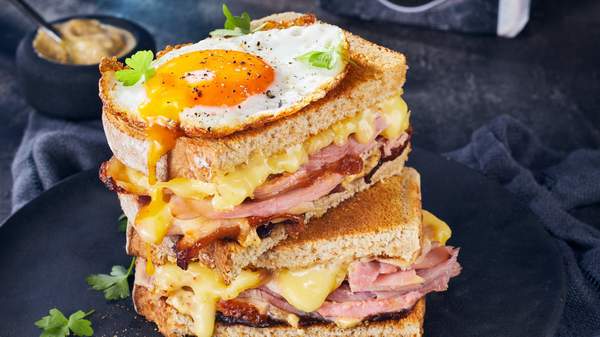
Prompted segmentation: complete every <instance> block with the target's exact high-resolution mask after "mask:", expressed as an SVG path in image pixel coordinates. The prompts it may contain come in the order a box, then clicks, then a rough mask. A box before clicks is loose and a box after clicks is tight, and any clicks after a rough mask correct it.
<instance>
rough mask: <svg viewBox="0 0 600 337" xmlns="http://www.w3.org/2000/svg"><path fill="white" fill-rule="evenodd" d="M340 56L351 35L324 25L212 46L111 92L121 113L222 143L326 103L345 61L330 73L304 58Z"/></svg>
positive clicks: (204, 44) (182, 51) (188, 51)
mask: <svg viewBox="0 0 600 337" xmlns="http://www.w3.org/2000/svg"><path fill="white" fill-rule="evenodd" d="M336 48H339V49H337V50H338V51H339V53H340V54H341V55H346V54H347V48H348V43H347V41H346V38H345V36H344V32H343V31H342V30H341V29H340V28H339V27H336V26H332V25H328V24H323V23H316V24H312V25H308V26H294V27H290V28H286V29H271V30H266V31H258V32H254V33H252V34H248V35H242V36H237V37H229V38H221V37H219V38H207V39H205V40H202V41H200V42H198V43H195V44H191V45H187V46H184V47H180V48H178V49H174V50H171V51H170V52H167V53H165V54H164V55H162V56H161V57H159V58H158V59H157V60H155V61H153V67H154V68H155V70H156V73H155V75H154V76H153V77H151V78H150V79H148V80H145V79H143V80H141V81H139V82H138V83H136V84H135V85H133V86H124V85H123V84H121V83H120V82H117V81H115V82H114V85H113V86H112V91H111V92H112V96H113V98H114V102H115V103H116V105H117V106H118V107H119V108H120V109H122V110H125V111H126V112H127V113H129V114H133V115H136V116H138V117H141V118H142V119H144V120H145V121H147V122H149V124H153V123H158V124H161V123H169V122H173V121H174V122H178V123H180V126H181V127H182V128H183V129H184V130H186V131H188V130H194V131H195V132H197V133H200V134H204V135H212V136H223V135H227V134H230V133H233V132H235V131H238V130H243V129H247V128H249V127H252V126H254V125H261V124H263V123H265V122H268V121H273V120H276V119H279V118H281V117H284V116H288V115H290V114H293V113H294V112H296V111H298V110H300V109H301V108H303V107H304V106H306V105H308V104H310V103H311V102H313V101H315V100H318V99H320V98H322V97H323V96H325V94H326V93H327V92H328V91H329V90H331V89H332V88H333V87H335V86H336V85H337V84H338V83H339V82H340V81H341V79H342V78H343V77H344V75H345V72H346V65H347V61H346V58H345V57H344V56H340V57H338V62H336V63H335V64H334V65H333V67H332V69H327V68H322V67H316V66H314V65H311V64H310V63H307V62H305V61H301V60H298V57H299V56H301V55H304V54H306V53H309V52H315V51H327V50H332V49H336Z"/></svg>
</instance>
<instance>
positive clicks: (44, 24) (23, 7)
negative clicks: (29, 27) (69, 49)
mask: <svg viewBox="0 0 600 337" xmlns="http://www.w3.org/2000/svg"><path fill="white" fill-rule="evenodd" d="M9 1H10V2H12V4H13V5H14V6H15V7H17V8H18V9H19V10H20V11H21V12H22V13H23V14H25V15H27V16H29V17H30V18H31V19H33V20H34V21H35V22H36V23H37V24H38V25H40V27H41V28H42V29H44V30H45V31H46V33H47V34H48V36H50V37H51V38H52V39H53V40H54V41H56V42H58V43H62V42H63V39H62V35H61V33H60V32H59V31H58V30H57V29H56V28H54V27H52V25H51V24H49V23H48V21H46V20H45V19H44V18H43V17H42V16H41V15H40V13H38V12H37V11H36V10H35V9H33V8H32V7H31V6H29V5H28V4H27V3H26V2H25V1H23V0H9Z"/></svg>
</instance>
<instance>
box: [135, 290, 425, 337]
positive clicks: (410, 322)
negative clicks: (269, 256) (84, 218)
mask: <svg viewBox="0 0 600 337" xmlns="http://www.w3.org/2000/svg"><path fill="white" fill-rule="evenodd" d="M133 302H134V305H135V308H136V310H137V312H138V313H139V314H140V315H142V316H144V317H146V319H148V320H150V321H152V322H154V323H156V325H157V327H158V330H159V331H160V332H161V333H162V334H163V335H165V336H166V337H183V336H193V335H192V334H191V332H190V331H191V329H190V327H191V324H192V320H191V318H190V317H189V316H186V315H182V314H180V313H179V312H177V311H176V310H175V309H174V308H173V307H171V306H170V305H168V304H167V303H166V302H165V299H164V298H160V297H159V296H157V295H155V294H153V293H152V292H150V291H149V290H147V289H146V288H144V287H142V286H139V285H134V287H133ZM424 318H425V298H421V299H420V300H419V301H418V302H417V303H416V304H415V305H414V306H413V308H412V310H411V311H410V313H409V314H408V316H406V317H404V318H402V319H400V320H384V321H377V322H366V323H362V324H360V325H358V326H356V327H353V328H347V329H342V328H339V327H337V326H336V325H335V324H316V325H312V326H308V327H304V328H293V327H291V326H285V325H282V326H276V327H268V328H254V327H248V326H244V325H224V324H221V323H217V325H216V327H215V333H214V336H215V337H265V336H267V337H294V336H298V337H338V336H339V337H345V336H351V337H390V336H394V337H420V336H422V335H423V320H424Z"/></svg>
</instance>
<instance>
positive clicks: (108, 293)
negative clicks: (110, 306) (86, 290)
mask: <svg viewBox="0 0 600 337" xmlns="http://www.w3.org/2000/svg"><path fill="white" fill-rule="evenodd" d="M134 264H135V257H134V258H133V259H132V260H131V264H130V265H129V269H125V267H123V266H113V267H112V270H111V271H110V275H107V274H94V275H90V276H88V277H86V278H85V281H86V282H87V284H89V285H90V286H91V287H92V288H93V289H95V290H98V291H102V292H104V298H106V299H107V300H119V299H122V298H127V297H129V282H128V278H129V276H130V275H131V272H132V270H133V265H134Z"/></svg>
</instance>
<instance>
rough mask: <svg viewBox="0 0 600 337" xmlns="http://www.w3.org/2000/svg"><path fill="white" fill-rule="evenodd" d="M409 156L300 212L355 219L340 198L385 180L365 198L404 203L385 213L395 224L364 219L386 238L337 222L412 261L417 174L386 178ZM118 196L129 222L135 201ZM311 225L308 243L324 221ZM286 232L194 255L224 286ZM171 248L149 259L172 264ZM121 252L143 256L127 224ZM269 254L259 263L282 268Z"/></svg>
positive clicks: (156, 250)
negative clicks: (254, 243) (382, 242)
mask: <svg viewBox="0 0 600 337" xmlns="http://www.w3.org/2000/svg"><path fill="white" fill-rule="evenodd" d="M409 152H410V146H408V147H407V148H406V149H405V150H404V152H403V153H402V154H401V155H400V156H398V157H397V158H396V159H394V160H391V161H388V162H384V163H383V164H382V165H380V166H378V167H375V168H374V169H373V171H372V172H371V173H372V175H371V177H370V179H369V180H368V181H367V180H366V179H365V178H364V177H362V178H358V179H356V180H354V181H352V182H350V183H349V184H348V185H347V186H346V188H345V190H343V191H341V192H337V193H332V194H329V195H327V196H325V197H323V198H321V199H319V200H317V201H316V202H315V207H314V209H313V210H312V211H310V212H308V213H306V214H305V219H306V221H308V219H310V218H312V217H320V216H322V215H323V214H329V213H332V212H335V213H336V214H344V213H345V212H348V207H350V209H351V210H352V212H357V213H356V216H359V215H360V214H361V213H362V212H363V210H362V209H358V206H355V204H354V203H351V204H350V205H349V206H346V204H344V203H342V202H343V201H344V200H346V199H349V198H351V197H352V196H353V195H354V194H356V193H357V192H360V191H363V190H368V189H369V187H371V186H372V185H374V184H375V183H377V182H378V181H381V180H383V179H387V178H389V180H390V184H391V186H394V187H393V189H394V190H393V191H391V190H389V189H390V188H392V187H388V188H386V187H384V186H387V185H388V184H387V183H386V184H379V185H378V187H376V189H377V190H382V192H385V191H387V194H386V195H385V197H383V196H378V193H377V192H375V193H370V192H369V195H370V196H371V197H370V198H368V199H370V200H369V201H368V205H369V207H372V208H376V209H377V210H385V211H386V212H387V211H389V210H388V209H385V208H386V207H385V206H381V205H380V204H382V205H387V204H388V201H387V200H386V198H392V197H393V198H392V199H393V200H394V207H395V206H398V205H400V204H402V203H407V204H406V205H405V206H403V207H402V208H399V209H397V210H396V211H394V212H392V213H391V214H392V215H391V216H395V217H396V218H394V219H393V220H394V221H395V222H394V221H392V222H390V223H389V224H387V225H383V224H381V223H382V222H383V221H384V220H386V219H384V218H382V215H380V214H377V213H376V212H369V213H368V214H369V215H370V216H372V217H373V220H377V221H378V222H377V223H378V224H381V226H382V229H385V230H387V229H390V231H389V233H387V234H386V233H384V230H379V229H377V228H375V227H371V228H368V226H365V224H364V223H363V224H359V223H354V222H352V221H346V220H343V221H345V222H342V223H341V226H346V229H347V230H348V231H349V233H352V228H356V230H357V231H359V230H360V231H363V232H367V231H370V232H371V233H373V231H374V230H375V231H376V237H377V238H379V239H380V240H388V239H391V238H394V237H400V238H401V239H400V241H399V242H398V243H397V244H392V245H387V244H389V243H390V242H388V243H387V244H386V245H382V246H381V247H378V249H379V248H382V247H386V249H392V250H389V251H390V252H393V253H395V254H396V253H397V254H398V257H402V258H405V259H406V260H407V261H408V260H411V261H412V257H413V254H414V250H415V249H416V250H418V248H419V236H420V226H418V225H420V194H419V185H418V175H417V174H416V172H415V171H414V170H413V169H407V170H406V172H407V174H406V175H404V176H403V178H401V179H400V178H391V177H392V176H395V175H399V174H401V172H402V170H403V167H404V163H405V161H406V158H407V156H408V153H409ZM399 179H400V180H399ZM382 186H383V187H382ZM409 189H410V190H409ZM363 193H367V192H363ZM393 193H399V194H398V195H393ZM119 198H120V200H121V205H122V208H123V210H124V212H125V214H126V215H127V217H128V218H129V219H135V214H136V212H137V209H138V208H139V206H138V205H137V202H136V201H135V198H134V197H132V196H131V195H124V194H120V195H119ZM407 198H411V200H408V199H407ZM361 200H363V202H364V200H365V198H364V197H362V198H361ZM340 203H342V205H341V206H338V205H339V204H340ZM336 206H338V207H337V208H335V209H333V210H330V211H329V212H327V210H328V209H330V208H333V207H336ZM417 206H418V207H419V209H418V210H417V209H416V208H415V207H417ZM362 207H365V204H363V205H362ZM390 207H391V206H390ZM325 212H327V213H325ZM403 212H404V213H403ZM363 214H367V213H363ZM401 214H402V217H400V215H401ZM334 217H335V215H334ZM339 217H340V221H342V220H341V219H342V217H341V215H339ZM413 217H414V219H413ZM329 218H330V219H335V218H331V217H329ZM409 218H410V219H409ZM363 219H364V220H365V221H366V220H367V218H366V217H363ZM387 220H389V219H387ZM405 220H406V223H407V225H406V226H404V227H402V229H401V230H400V233H399V232H398V231H397V230H396V232H395V233H394V231H393V230H391V228H392V227H395V228H396V229H398V227H397V225H398V224H399V223H400V222H401V221H405ZM313 223H314V221H313V222H310V223H307V224H306V227H307V228H308V231H309V232H308V233H309V235H311V236H312V237H313V238H315V239H314V240H316V235H317V233H318V231H319V227H321V226H322V224H326V222H318V223H317V225H316V226H313ZM417 224H418V225H417ZM313 227H314V229H313ZM329 227H331V226H329ZM379 232H381V233H379ZM289 233H290V228H288V227H286V226H285V225H276V226H275V227H274V228H273V230H272V231H271V234H270V235H269V236H268V237H266V238H264V239H262V240H261V242H260V244H259V245H257V246H249V247H242V246H241V245H239V244H238V243H236V242H232V241H225V240H218V241H216V242H213V243H212V244H209V245H208V246H206V247H205V248H204V249H203V250H202V251H201V252H200V254H199V256H198V258H199V260H200V261H201V262H202V263H204V264H206V265H208V266H210V267H211V268H214V269H216V270H217V271H219V273H220V274H221V275H222V276H223V278H224V279H225V281H226V282H229V281H230V280H232V279H233V278H235V277H236V276H237V275H238V274H239V272H240V271H241V270H242V269H244V268H247V267H249V266H250V267H251V266H255V265H257V260H258V259H259V258H260V256H261V255H263V254H264V253H265V252H267V251H268V250H269V249H272V248H273V247H274V246H275V245H276V244H278V243H279V242H281V241H283V240H285V239H286V238H287V237H288V235H289ZM311 233H312V234H311ZM338 234H339V233H338ZM304 235H305V233H304V232H302V233H300V234H299V237H304ZM352 238H356V236H352ZM348 239H349V240H350V239H351V237H350V236H349V237H348ZM294 242H296V241H294ZM346 244H347V243H346ZM365 244H366V242H365ZM399 245H400V246H401V245H407V246H406V247H405V248H401V247H399ZM173 246H174V241H172V240H169V239H166V240H163V243H162V244H160V245H158V246H152V248H151V255H152V259H153V261H154V262H155V263H158V264H162V263H164V262H167V261H169V262H175V261H176V255H175V252H174V250H173ZM409 246H410V247H409ZM390 247H391V248H390ZM394 247H397V248H394ZM363 248H364V249H363V250H359V251H357V252H359V253H358V254H359V255H360V256H363V255H365V254H368V253H369V252H371V253H378V254H380V253H381V252H380V251H377V252H376V251H375V250H371V251H369V250H368V246H367V245H365V246H364V247H363ZM386 251H387V250H386ZM127 252H128V254H130V255H135V256H146V249H145V244H144V243H143V242H142V240H141V238H140V237H139V236H138V235H137V233H136V231H135V230H134V229H133V227H132V226H129V229H128V231H127ZM280 252H282V251H280ZM296 253H297V254H299V255H298V257H301V256H303V255H302V252H299V251H297V252H296ZM306 254H310V253H309V252H306ZM380 255H381V254H380ZM271 256H272V257H271V258H270V259H263V260H262V262H261V263H260V265H264V266H267V265H270V266H276V265H277V264H283V261H279V262H276V261H271V260H273V259H274V256H275V255H271ZM357 256H358V255H357ZM298 257H294V259H297V258H298ZM312 257H313V261H314V258H315V256H314V255H313V256H312ZM325 257H326V256H325V255H323V256H322V257H321V258H323V259H324V258H325ZM327 258H333V255H331V254H330V255H329V256H328V257H327ZM307 259H308V258H306V259H303V260H299V261H303V262H308V260H307Z"/></svg>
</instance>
